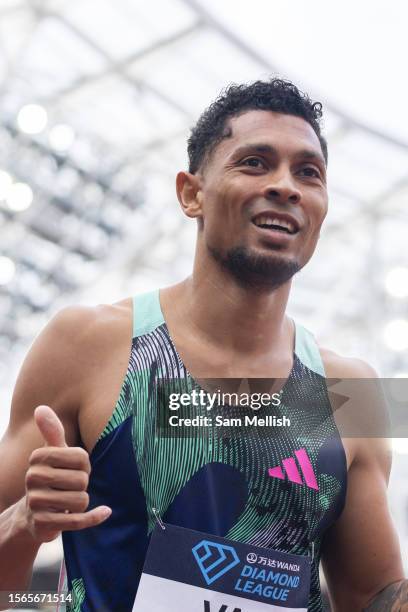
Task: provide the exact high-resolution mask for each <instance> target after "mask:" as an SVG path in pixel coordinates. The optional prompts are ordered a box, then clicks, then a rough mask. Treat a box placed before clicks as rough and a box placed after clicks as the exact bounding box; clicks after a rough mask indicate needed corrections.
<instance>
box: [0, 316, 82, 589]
mask: <svg viewBox="0 0 408 612" xmlns="http://www.w3.org/2000/svg"><path fill="white" fill-rule="evenodd" d="M89 316H90V313H89V312H86V311H85V309H83V308H76V307H75V308H74V307H71V308H69V309H65V310H64V311H61V313H59V314H58V315H57V316H56V317H55V318H54V319H53V320H52V321H51V322H50V323H49V324H48V325H47V327H46V328H45V329H44V330H43V332H42V333H41V334H40V335H39V336H38V338H37V339H36V341H35V342H34V344H33V346H32V348H31V350H30V351H29V353H28V355H27V357H26V359H25V361H24V364H23V366H22V368H21V371H20V374H19V376H18V379H17V383H16V386H15V389H14V394H13V399H12V406H11V415H10V422H9V426H8V428H7V431H6V432H5V434H4V436H3V438H2V440H1V442H0V465H1V470H0V512H1V514H0V590H25V589H27V588H28V586H29V584H30V580H31V572H32V565H33V562H34V560H35V557H36V555H37V552H38V549H39V547H40V544H39V543H38V542H36V541H35V539H34V538H33V537H32V535H31V534H30V531H29V530H28V525H27V520H26V499H25V474H26V471H27V468H28V460H29V457H30V455H31V453H32V452H33V450H34V449H36V448H39V447H42V446H43V445H44V440H43V439H42V437H41V434H40V432H39V431H38V429H37V427H36V425H35V422H34V419H33V413H34V409H35V407H36V406H37V405H39V404H49V405H51V406H52V407H53V409H54V410H55V412H56V413H57V414H58V416H59V418H60V419H61V421H62V423H63V425H64V429H65V435H66V440H67V444H68V445H70V446H71V445H75V444H76V443H77V441H78V427H77V418H76V413H77V410H78V401H79V396H78V394H79V393H80V382H81V381H80V378H79V376H80V373H79V370H78V367H77V366H76V365H75V364H76V359H77V357H76V349H75V347H76V346H78V345H77V340H76V339H77V338H79V336H80V333H78V331H77V330H78V328H79V329H81V326H84V325H86V319H87V318H88V317H89Z"/></svg>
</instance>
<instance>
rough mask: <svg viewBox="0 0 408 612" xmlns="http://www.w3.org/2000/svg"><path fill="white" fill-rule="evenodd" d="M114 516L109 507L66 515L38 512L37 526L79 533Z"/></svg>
mask: <svg viewBox="0 0 408 612" xmlns="http://www.w3.org/2000/svg"><path fill="white" fill-rule="evenodd" d="M111 514H112V509H111V508H109V507H108V506H98V507H97V508H93V510H89V512H80V513H72V514H65V513H62V512H37V513H36V514H35V519H34V520H35V525H36V527H37V528H39V529H49V530H56V531H78V530H80V529H87V528H88V527H95V526H96V525H100V523H103V522H104V521H106V519H107V518H109V517H110V515H111Z"/></svg>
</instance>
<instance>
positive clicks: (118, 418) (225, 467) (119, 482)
mask: <svg viewBox="0 0 408 612" xmlns="http://www.w3.org/2000/svg"><path fill="white" fill-rule="evenodd" d="M133 321H134V323H133V340H132V348H131V354H130V358H129V363H128V368H127V372H126V375H125V377H124V380H123V384H122V388H121V391H120V395H119V398H118V400H117V403H116V406H115V408H114V410H113V413H112V415H111V417H110V419H109V421H108V423H107V424H106V427H105V429H104V430H103V432H102V433H101V435H100V436H99V438H98V440H97V443H96V445H95V446H94V448H93V450H92V452H91V453H90V462H91V470H92V471H91V474H90V479H89V486H88V493H89V497H90V503H89V508H88V509H92V508H94V507H96V506H98V505H101V504H104V505H108V506H110V507H111V508H112V514H111V516H110V517H109V518H108V519H107V520H106V521H104V522H103V523H101V524H100V525H98V526H96V527H92V528H88V529H84V530H80V531H65V532H63V533H62V541H63V550H64V559H63V562H62V566H61V572H60V583H59V586H60V589H68V590H69V591H72V594H73V602H72V604H68V605H67V609H68V610H72V611H73V612H91V611H92V612H130V611H131V610H132V607H133V603H134V600H135V596H136V591H137V587H138V584H139V579H140V576H141V572H142V568H143V563H144V559H145V556H146V551H147V548H148V545H149V539H150V534H151V532H152V530H153V528H154V525H155V521H156V517H155V513H154V512H153V508H156V509H157V510H158V512H159V514H160V516H161V518H162V520H163V521H165V522H168V523H171V524H174V525H178V526H181V527H187V528H190V529H195V530H197V531H202V532H205V533H207V534H214V535H218V536H221V537H225V538H228V539H231V540H236V541H239V542H245V543H248V544H253V545H257V546H263V547H266V548H272V549H275V550H279V551H283V552H288V553H294V554H301V555H310V554H311V551H312V549H313V557H312V556H311V559H312V561H311V562H312V577H311V588H310V599H309V606H308V610H309V611H310V612H318V611H321V610H322V609H323V607H322V599H321V591H320V581H319V564H320V555H321V543H322V538H323V535H324V533H325V531H326V530H327V529H328V527H330V525H332V524H333V523H334V522H335V521H336V520H337V518H338V517H339V515H340V514H341V512H342V510H343V507H344V503H345V495H346V486H347V464H346V456H345V452H344V448H343V444H342V441H341V438H340V435H339V432H338V429H337V427H336V424H335V421H334V418H333V412H332V408H331V405H330V402H329V397H328V391H327V386H326V380H325V372H324V367H323V363H322V360H321V356H320V352H319V349H318V347H317V344H316V342H315V340H314V338H313V336H312V334H311V333H310V332H309V331H308V330H306V329H305V328H304V327H303V326H301V325H299V324H298V323H295V347H294V355H293V365H292V369H291V372H290V374H289V376H288V378H287V380H286V382H285V384H284V386H283V388H282V390H281V395H280V397H281V403H280V404H279V406H278V407H275V411H277V414H278V415H279V414H280V415H281V416H282V415H286V416H287V417H289V418H290V419H291V421H292V422H294V423H296V427H295V428H281V430H280V431H279V433H278V434H276V433H274V434H273V435H272V429H271V428H269V429H268V428H266V429H265V428H262V431H260V428H259V427H258V428H251V429H250V430H248V433H247V434H246V435H240V436H237V435H232V434H231V435H225V431H224V432H223V435H219V434H218V435H217V433H216V432H215V433H214V435H212V434H211V435H206V436H202V435H200V434H199V433H197V435H194V434H192V435H191V436H189V437H184V438H169V437H166V436H161V435H158V433H157V431H158V430H157V418H158V417H157V401H158V400H157V389H158V383H160V380H161V379H164V380H169V379H172V380H173V381H177V380H179V381H180V382H181V383H183V384H184V383H188V382H191V379H192V377H191V375H190V373H189V372H188V370H187V369H186V367H185V365H184V363H183V362H182V360H181V358H180V356H179V354H178V352H177V349H176V347H175V345H174V343H173V341H172V339H171V337H170V334H169V330H168V328H167V325H166V322H165V320H164V317H163V313H162V311H161V307H160V301H159V291H158V290H156V291H153V292H149V293H145V294H142V295H137V296H136V297H135V298H133ZM258 413H259V414H260V413H261V410H259V411H258ZM213 429H215V428H213ZM197 431H198V430H197ZM269 431H271V433H270V434H269ZM274 431H275V429H274ZM60 610H61V607H60ZM141 612H147V611H141ZM149 612H150V611H149ZM152 612H153V611H152Z"/></svg>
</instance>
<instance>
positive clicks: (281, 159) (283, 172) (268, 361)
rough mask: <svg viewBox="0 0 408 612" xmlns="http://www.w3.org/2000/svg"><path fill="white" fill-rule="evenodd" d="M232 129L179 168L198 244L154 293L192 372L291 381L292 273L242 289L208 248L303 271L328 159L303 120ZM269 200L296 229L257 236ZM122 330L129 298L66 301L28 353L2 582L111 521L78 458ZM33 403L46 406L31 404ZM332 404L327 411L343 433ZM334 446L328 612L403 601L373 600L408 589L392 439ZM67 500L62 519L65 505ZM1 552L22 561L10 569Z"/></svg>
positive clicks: (128, 320) (10, 456)
mask: <svg viewBox="0 0 408 612" xmlns="http://www.w3.org/2000/svg"><path fill="white" fill-rule="evenodd" d="M229 125H230V128H231V135H230V136H229V137H228V138H225V139H223V140H222V141H221V143H219V144H218V145H217V147H216V148H215V149H214V150H213V151H212V153H211V155H210V156H209V159H208V160H207V161H206V163H205V164H204V165H203V168H202V169H201V171H200V172H198V173H197V174H196V175H192V174H189V173H188V172H180V173H179V174H178V175H177V182H176V186H177V194H178V198H179V201H180V204H181V207H182V209H183V211H184V213H185V214H186V215H187V217H190V218H193V219H196V220H197V226H198V232H197V248H196V255H195V260H194V269H193V274H192V276H191V277H189V278H187V279H186V280H185V281H183V282H181V283H179V284H177V285H174V286H172V287H168V288H166V289H165V290H162V291H161V292H160V301H161V306H162V310H163V313H164V317H165V319H166V322H167V325H168V328H169V331H170V334H171V337H172V339H173V341H174V343H175V345H176V346H177V350H178V352H179V354H180V355H181V357H182V359H183V361H184V363H185V364H186V367H187V369H188V370H189V371H190V373H191V374H192V375H193V376H194V377H195V378H200V377H207V378H211V377H215V378H221V377H223V378H224V377H225V378H228V377H235V378H237V377H245V378H247V377H265V378H278V379H286V378H287V376H288V374H289V372H290V370H291V367H292V361H293V346H294V329H293V324H292V321H291V320H290V319H289V318H288V317H287V315H286V314H285V312H286V305H287V300H288V297H289V293H290V288H291V281H290V280H288V281H287V282H286V283H284V284H282V285H281V286H280V287H278V288H277V289H275V290H273V291H271V290H270V288H268V287H267V286H266V285H265V286H262V285H261V286H258V287H257V289H256V291H254V290H249V289H248V288H245V287H242V286H240V285H239V284H237V282H236V281H235V280H234V278H232V277H231V275H229V274H228V273H227V272H226V270H225V269H224V268H223V267H222V266H220V264H219V263H218V262H217V261H216V260H215V259H214V257H213V256H212V255H211V249H217V250H218V251H219V252H221V253H224V254H225V252H226V251H227V250H228V249H230V248H234V247H236V246H245V247H246V248H247V249H248V250H249V251H250V252H251V253H253V254H258V255H262V256H263V257H270V258H272V259H273V260H274V261H278V262H279V261H281V262H283V261H284V260H285V259H286V260H291V261H295V262H297V263H298V264H299V265H300V266H301V267H302V266H304V265H305V264H306V263H307V262H308V261H309V259H310V257H311V256H312V254H313V252H314V250H315V247H316V244H317V241H318V238H319V232H320V228H321V225H322V223H323V220H324V218H325V216H326V213H327V202H328V197H327V186H326V171H325V165H324V161H323V158H322V152H321V148H320V143H319V141H318V138H317V136H316V134H315V133H314V131H313V129H312V128H311V126H310V125H309V124H308V123H306V122H305V121H304V120H302V119H300V118H298V117H293V116H289V115H282V114H278V113H273V112H269V111H268V112H267V111H250V112H246V113H244V114H242V115H240V116H238V117H235V118H233V119H231V120H230V123H229ZM243 147H244V148H243ZM265 209H270V210H274V211H283V212H286V213H290V214H291V215H293V216H294V217H295V218H296V219H297V221H298V223H299V226H300V230H299V232H298V233H297V234H296V235H294V236H293V237H291V238H290V239H288V240H286V241H285V242H282V241H280V240H279V239H276V240H275V239H273V238H271V237H267V236H265V233H264V232H261V231H260V230H258V229H257V228H255V226H254V225H253V224H252V222H251V219H252V217H253V216H254V215H255V214H257V213H258V212H260V211H263V210H265ZM215 296H216V299H215ZM131 336H132V303H131V299H130V298H128V299H126V300H123V301H121V302H118V303H116V304H112V305H99V306H97V307H94V308H85V307H69V308H67V309H65V310H63V311H61V312H60V313H59V314H58V315H57V316H56V317H55V318H54V319H53V320H52V321H51V322H50V323H49V324H48V325H47V327H46V328H45V329H44V330H43V332H42V333H41V334H40V335H39V337H38V338H37V339H36V341H35V342H34V344H33V346H32V348H31V350H30V352H29V353H28V355H27V357H26V360H25V362H24V364H23V367H22V369H21V372H20V375H19V377H18V380H17V383H16V387H15V391H14V395H13V401H12V410H11V417H10V424H9V427H8V429H7V431H6V433H5V436H4V437H3V439H2V441H1V444H0V457H1V460H2V468H3V469H2V470H1V471H0V511H2V514H0V551H1V554H0V590H2V589H3V590H4V589H21V590H24V589H27V588H28V586H29V583H30V575H31V567H32V563H33V560H34V558H35V556H36V553H37V551H38V548H39V546H40V545H41V543H42V542H43V541H48V540H49V539H53V538H54V537H56V536H57V535H58V534H59V533H60V531H61V529H80V528H86V527H89V526H91V525H92V524H97V523H98V522H101V521H103V520H106V517H104V516H103V514H102V512H103V509H102V508H99V509H94V510H92V511H89V510H88V511H87V497H86V492H85V491H86V485H87V482H88V477H89V470H90V465H89V458H88V456H87V453H89V452H90V451H91V450H92V448H93V446H94V445H95V443H96V441H97V439H98V437H99V435H100V433H101V432H102V431H103V429H104V427H105V425H106V423H107V422H108V420H109V417H110V415H111V413H112V411H113V407H114V405H115V403H116V400H117V398H118V395H119V392H120V388H121V385H122V381H123V378H124V375H125V373H126V369H127V364H128V359H129V355H130V349H131ZM321 355H322V358H323V362H324V365H325V369H326V372H327V376H328V377H329V378H337V377H338V378H342V377H344V378H372V377H374V376H375V372H374V371H373V370H372V369H371V368H370V366H368V365H367V364H365V363H364V362H361V361H359V360H353V359H346V358H343V357H340V356H339V355H337V354H335V353H333V352H332V351H329V350H326V349H323V348H322V349H321ZM40 404H45V405H47V406H50V407H52V411H51V410H47V408H39V409H38V408H37V410H36V411H35V409H36V407H37V406H38V405H40ZM379 410H380V412H381V410H382V408H381V406H380V408H379ZM340 412H341V411H339V414H337V413H336V419H337V420H338V425H339V429H340V431H341V430H342V427H343V426H344V423H343V421H342V417H341V414H340ZM343 443H344V448H345V453H346V459H347V468H348V490H347V500H346V507H345V510H344V511H343V513H342V515H341V517H340V519H339V520H338V521H337V522H336V524H335V525H334V526H332V527H331V528H330V530H329V531H328V532H327V533H326V537H325V541H324V546H323V566H324V570H325V574H326V578H327V582H328V585H329V589H330V597H331V601H332V607H333V610H334V611H335V612H343V611H344V612H350V610H362V609H367V610H373V611H374V610H377V609H378V610H379V609H381V610H397V609H398V610H399V609H404V608H402V607H401V608H400V607H392V606H395V604H393V603H387V604H386V605H387V606H388V607H384V606H383V607H381V608H380V607H372V606H373V605H374V606H375V605H376V604H375V601H374V600H373V598H374V597H375V596H376V594H377V593H380V592H381V591H382V593H380V594H379V595H378V597H380V598H381V597H391V598H392V597H394V600H392V599H389V602H391V600H392V601H396V599H395V597H397V598H398V597H405V598H406V596H405V594H404V595H402V593H405V590H406V589H404V588H403V587H400V586H398V585H397V583H398V582H399V581H402V580H403V571H402V564H401V557H400V550H399V545H398V540H397V538H396V535H395V531H394V527H393V525H392V521H391V519H390V515H389V512H388V508H387V500H386V485H387V481H388V476H389V470H390V452H389V448H388V446H387V443H386V442H385V441H384V440H383V439H380V438H378V439H373V438H372V439H368V440H364V439H357V438H353V439H351V438H345V439H344V440H343ZM44 445H45V446H44ZM65 445H66V446H65ZM61 467H64V468H65V469H66V473H65V478H66V476H67V472H68V471H69V475H68V476H69V477H70V479H71V480H70V482H71V485H72V481H73V480H75V478H76V485H75V495H74V496H72V495H71V497H70V498H68V496H66V497H65V499H64V503H62V505H60V506H59V507H58V508H57V507H56V500H57V497H58V496H59V495H60V493H58V495H56V494H55V489H56V488H58V489H59V490H60V491H61V489H62V490H65V491H67V488H68V487H67V482H66V480H65V482H64V481H63V480H61V478H62V475H61V472H58V469H60V468H61ZM33 474H34V475H33ZM50 478H53V480H52V481H50ZM72 486H73V485H72ZM67 507H68V508H69V509H70V510H71V514H65V513H64V512H63V511H62V510H63V508H67ZM73 517H74V518H73ZM108 520H109V519H108ZM10 558H18V559H19V563H18V564H17V563H16V564H14V565H13V564H12V563H10V562H9V559H10ZM1 559H3V561H1ZM6 560H7V561H6ZM388 585H394V586H391V587H389V586H388ZM390 588H391V590H392V594H391V595H389V593H391V591H389V589H390ZM384 589H386V590H385V591H384ZM387 590H388V593H387ZM377 601H380V600H379V599H378V598H377ZM384 601H386V600H385V599H384ZM387 601H388V600H387ZM404 601H405V599H404ZM370 602H371V603H370ZM367 606H368V607H367Z"/></svg>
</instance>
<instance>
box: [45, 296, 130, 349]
mask: <svg viewBox="0 0 408 612" xmlns="http://www.w3.org/2000/svg"><path fill="white" fill-rule="evenodd" d="M131 321H132V300H131V298H127V299H125V300H122V301H120V302H116V303H114V304H98V305H96V306H82V305H72V306H67V307H65V308H62V309H61V310H59V311H58V312H57V313H56V314H55V315H54V316H53V317H52V318H51V320H50V321H49V323H48V324H47V326H46V327H45V328H44V330H43V331H42V333H41V334H40V336H39V338H41V336H43V337H44V339H46V340H47V341H48V343H52V342H54V341H56V340H58V341H59V343H60V347H64V349H65V350H68V351H69V350H71V351H76V350H77V349H79V348H81V349H85V348H86V347H87V346H91V345H92V344H95V343H96V344H100V343H101V342H103V341H104V340H106V339H107V338H108V337H110V339H111V340H112V336H111V333H112V331H115V332H118V331H119V330H120V329H121V328H122V327H123V328H128V327H129V325H130V323H131Z"/></svg>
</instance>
